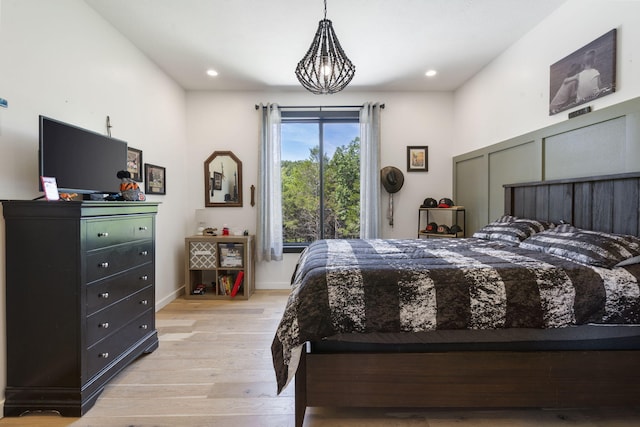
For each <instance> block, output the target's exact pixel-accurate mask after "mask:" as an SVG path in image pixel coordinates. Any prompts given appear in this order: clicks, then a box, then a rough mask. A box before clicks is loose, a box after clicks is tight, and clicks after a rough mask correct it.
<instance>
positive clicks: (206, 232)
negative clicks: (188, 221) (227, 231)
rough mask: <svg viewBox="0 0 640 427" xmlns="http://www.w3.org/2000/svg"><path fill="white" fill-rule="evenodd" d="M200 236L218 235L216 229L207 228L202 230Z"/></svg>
mask: <svg viewBox="0 0 640 427" xmlns="http://www.w3.org/2000/svg"><path fill="white" fill-rule="evenodd" d="M202 235H203V236H217V235H218V229H217V228H211V227H207V228H205V229H204V230H202Z"/></svg>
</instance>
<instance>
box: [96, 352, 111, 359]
mask: <svg viewBox="0 0 640 427" xmlns="http://www.w3.org/2000/svg"><path fill="white" fill-rule="evenodd" d="M98 357H101V358H102V359H108V358H109V353H108V352H106V351H105V352H104V353H100V355H99V356H98Z"/></svg>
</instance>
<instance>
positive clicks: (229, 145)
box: [187, 90, 453, 289]
mask: <svg viewBox="0 0 640 427" xmlns="http://www.w3.org/2000/svg"><path fill="white" fill-rule="evenodd" d="M367 101H372V102H381V103H384V104H385V109H384V110H383V112H382V124H381V141H382V148H381V153H380V154H381V159H382V161H381V162H382V166H396V167H398V168H399V169H400V170H402V171H403V173H404V176H405V182H404V186H403V188H402V189H401V190H400V191H399V192H398V193H396V194H395V195H394V227H393V228H392V227H390V226H389V224H388V222H387V221H386V220H385V221H384V226H383V233H382V234H383V237H387V238H413V237H416V236H417V209H418V207H419V206H420V204H421V203H422V201H423V200H424V199H425V198H427V197H434V198H440V197H451V194H450V191H451V186H452V170H451V161H450V159H451V157H452V148H451V147H452V131H453V129H452V125H451V121H452V105H453V98H452V94H451V93H407V92H367V93H361V92H351V91H349V90H346V91H345V92H342V93H340V94H336V95H332V96H330V97H327V96H318V95H312V94H308V93H298V92H296V93H293V92H189V93H188V94H187V117H188V140H189V159H188V164H189V165H191V167H190V168H189V178H188V182H189V197H188V203H189V209H188V210H189V211H190V213H191V215H192V218H191V223H192V227H191V228H192V229H195V228H196V219H195V215H196V212H197V213H198V217H199V218H204V220H205V222H206V223H207V226H211V227H218V228H221V227H222V225H223V224H227V225H228V226H229V227H230V228H232V229H233V228H239V229H242V230H244V229H247V230H249V232H250V233H252V234H255V232H256V221H257V217H256V209H257V208H256V207H251V206H250V204H249V202H250V190H249V187H250V186H251V185H255V186H256V187H257V185H258V182H257V162H258V158H257V153H258V142H259V140H258V137H259V131H258V127H259V117H260V113H259V112H258V111H256V109H255V105H256V104H259V103H260V102H263V103H266V102H276V103H278V104H280V105H361V104H362V103H363V102H367ZM409 145H427V146H429V158H430V160H429V172H426V173H425V172H411V173H407V172H406V162H407V151H406V147H407V146H409ZM216 150H231V151H233V152H234V154H235V155H236V156H237V157H238V158H239V159H240V160H241V161H242V167H243V187H244V188H243V190H244V193H243V202H244V206H243V207H242V208H206V209H205V210H204V211H203V207H204V178H203V173H204V164H203V162H204V161H205V159H206V158H207V157H208V156H209V155H211V153H212V152H214V151H216ZM381 197H382V201H383V212H382V213H383V216H384V217H385V218H386V212H387V211H386V206H387V202H388V195H387V194H386V193H385V192H384V190H383V194H382V196H381ZM297 257H298V255H297V254H285V260H284V262H270V263H266V262H265V263H261V264H260V265H258V267H257V273H256V287H257V288H258V289H261V288H262V289H266V288H282V287H286V286H288V284H289V281H290V279H291V274H292V272H293V267H294V264H295V260H296V259H297Z"/></svg>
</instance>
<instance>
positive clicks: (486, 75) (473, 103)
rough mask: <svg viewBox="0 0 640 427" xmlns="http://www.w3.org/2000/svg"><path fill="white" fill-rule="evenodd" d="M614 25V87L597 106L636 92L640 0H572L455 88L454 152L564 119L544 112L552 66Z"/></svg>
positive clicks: (638, 82) (639, 77) (639, 86)
mask: <svg viewBox="0 0 640 427" xmlns="http://www.w3.org/2000/svg"><path fill="white" fill-rule="evenodd" d="M614 28H616V29H617V30H618V45H617V85H616V86H617V89H616V92H615V93H613V94H611V95H607V96H605V97H602V98H599V99H596V100H594V101H592V102H590V103H588V104H584V105H582V106H580V107H579V108H582V107H584V106H586V105H591V106H592V108H593V109H594V110H595V109H601V108H604V107H607V106H610V105H614V104H618V103H620V102H622V101H626V100H629V99H633V98H635V97H638V96H640V66H639V65H637V63H638V61H639V60H640V56H639V55H638V52H639V51H638V45H639V44H640V1H637V0H569V1H567V3H565V4H564V5H563V6H561V7H560V8H558V9H557V10H556V11H555V12H554V13H553V14H552V15H551V16H549V17H548V18H547V19H545V20H544V21H543V22H542V23H540V24H539V25H538V26H537V27H536V28H534V29H533V30H532V31H530V32H529V33H528V34H526V35H525V36H524V37H522V38H521V39H520V40H519V41H518V42H517V43H515V44H514V45H512V46H511V47H510V48H509V49H507V50H506V51H505V52H504V53H503V54H502V55H501V56H500V57H498V58H497V59H496V60H494V61H492V62H491V63H490V64H489V65H487V66H486V67H485V69H484V70H483V71H482V72H480V73H478V74H477V75H476V76H474V77H473V78H472V79H471V80H469V81H468V82H467V83H466V84H465V85H464V86H463V87H461V88H460V89H459V90H457V91H456V93H455V114H454V122H455V136H454V139H455V148H454V150H453V151H454V152H453V154H454V155H458V154H463V153H466V152H469V151H472V150H475V149H477V148H481V147H485V146H488V145H491V144H494V143H497V142H500V141H504V140H506V139H509V138H512V137H515V136H518V135H522V134H524V133H527V132H530V131H532V130H536V129H540V128H543V127H546V126H549V125H552V124H555V123H558V122H561V121H564V120H567V114H568V113H569V111H570V110H569V111H564V112H562V113H559V114H556V115H554V116H549V114H548V111H549V67H550V65H551V64H553V63H555V62H557V61H559V60H561V59H562V58H564V57H565V56H567V55H569V54H571V53H573V52H574V51H576V50H578V49H580V48H581V47H583V46H584V45H586V44H588V43H590V42H591V41H593V40H595V39H596V38H598V37H600V36H601V35H603V34H605V33H607V32H608V31H610V30H612V29H614Z"/></svg>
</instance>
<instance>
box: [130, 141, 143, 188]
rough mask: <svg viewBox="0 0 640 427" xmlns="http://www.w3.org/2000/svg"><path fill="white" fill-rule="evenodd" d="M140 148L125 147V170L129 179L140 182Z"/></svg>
mask: <svg viewBox="0 0 640 427" xmlns="http://www.w3.org/2000/svg"><path fill="white" fill-rule="evenodd" d="M142 165H143V163H142V150H138V149H136V148H131V147H127V170H128V171H129V173H130V174H131V179H132V180H134V181H137V182H142Z"/></svg>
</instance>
